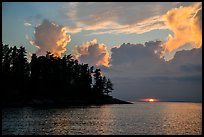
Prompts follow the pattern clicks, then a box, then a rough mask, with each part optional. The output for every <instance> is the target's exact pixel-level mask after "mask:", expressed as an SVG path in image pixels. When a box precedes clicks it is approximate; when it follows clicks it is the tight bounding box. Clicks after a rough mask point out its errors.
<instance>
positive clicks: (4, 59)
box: [0, 43, 130, 107]
mask: <svg viewBox="0 0 204 137" xmlns="http://www.w3.org/2000/svg"><path fill="white" fill-rule="evenodd" d="M0 51H1V53H0V54H1V69H2V74H1V94H2V96H1V97H2V105H3V107H10V106H12V107H13V106H32V107H35V106H37V107H38V106H45V107H67V106H76V105H101V104H127V103H128V104H129V103H130V102H126V101H122V100H119V99H116V98H113V97H112V96H111V95H110V93H111V92H112V91H113V90H114V89H113V83H112V82H111V80H110V79H109V78H106V76H103V75H102V73H101V70H100V69H99V68H96V69H95V68H94V67H93V66H91V67H89V65H88V64H83V63H79V62H78V60H77V59H74V58H73V56H72V55H71V54H69V55H64V56H63V57H58V56H55V55H54V54H52V53H51V52H47V53H46V55H45V56H37V55H36V54H32V56H31V61H30V62H29V61H28V58H27V56H26V54H27V51H26V49H25V47H23V46H21V47H20V48H17V47H16V46H13V47H11V46H9V45H6V44H3V43H2V46H1V49H0Z"/></svg>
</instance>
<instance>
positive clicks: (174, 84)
mask: <svg viewBox="0 0 204 137" xmlns="http://www.w3.org/2000/svg"><path fill="white" fill-rule="evenodd" d="M162 44H163V42H161V41H149V42H146V43H145V44H130V43H126V44H125V43H124V44H122V45H121V46H119V47H114V48H112V49H111V52H112V55H111V61H110V63H111V66H110V67H109V68H105V69H104V68H102V71H103V72H104V73H105V75H107V76H109V77H110V78H111V80H112V82H113V83H114V88H115V90H116V91H117V92H113V93H112V95H113V96H115V97H118V98H121V99H124V100H132V101H136V100H138V99H141V98H148V97H155V98H158V99H161V100H162V101H165V100H167V99H168V100H174V101H178V100H184V101H202V48H199V49H192V50H183V51H178V52H177V53H176V54H175V57H174V59H173V60H170V61H168V62H166V61H164V60H161V59H160V58H159V55H158V54H155V52H154V51H155V50H159V49H160V48H162V47H161V45H162Z"/></svg>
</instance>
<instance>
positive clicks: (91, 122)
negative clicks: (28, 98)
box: [2, 102, 202, 135]
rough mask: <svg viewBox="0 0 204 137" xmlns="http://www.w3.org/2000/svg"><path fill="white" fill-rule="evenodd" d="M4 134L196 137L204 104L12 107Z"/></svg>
mask: <svg viewBox="0 0 204 137" xmlns="http://www.w3.org/2000/svg"><path fill="white" fill-rule="evenodd" d="M2 134H3V135H7V134H14V135H19V134H20V135H24V134H26V135H67V134H71V135H80V134H83V135H87V134H93V135H102V134H109V135H119V134H120V135H158V134H159V135H160V134H162V135H163V134H171V135H172V134H173V135H175V134H176V135H177V134H179V135H180V134H191V135H196V134H202V103H170V102H154V103H148V102H136V103H135V104H122V105H121V104H120V105H103V106H90V107H73V108H60V109H54V108H52V109H51V108H50V109H43V108H29V107H28V108H9V109H4V110H2Z"/></svg>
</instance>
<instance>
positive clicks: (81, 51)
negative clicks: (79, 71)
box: [75, 39, 110, 67]
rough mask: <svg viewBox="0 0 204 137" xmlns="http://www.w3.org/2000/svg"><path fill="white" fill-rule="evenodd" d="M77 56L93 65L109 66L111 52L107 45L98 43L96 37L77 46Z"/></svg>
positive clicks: (81, 60)
mask: <svg viewBox="0 0 204 137" xmlns="http://www.w3.org/2000/svg"><path fill="white" fill-rule="evenodd" d="M75 52H76V58H77V59H78V60H79V61H80V62H83V63H88V64H89V65H93V66H106V67H108V66H109V59H110V56H109V53H108V50H107V48H106V45H105V44H103V43H97V40H96V39H93V40H92V41H89V42H85V43H83V44H82V45H79V46H77V47H76V48H75Z"/></svg>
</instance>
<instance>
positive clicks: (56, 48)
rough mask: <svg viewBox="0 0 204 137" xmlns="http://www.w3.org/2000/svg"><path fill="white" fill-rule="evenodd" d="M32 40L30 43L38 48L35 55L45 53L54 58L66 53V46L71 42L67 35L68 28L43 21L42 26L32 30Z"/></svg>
mask: <svg viewBox="0 0 204 137" xmlns="http://www.w3.org/2000/svg"><path fill="white" fill-rule="evenodd" d="M34 29H35V31H34V37H35V38H34V40H30V43H31V44H32V45H34V46H36V47H37V48H38V50H37V52H36V53H37V54H38V55H43V54H46V52H47V51H50V52H52V53H53V54H54V55H56V56H61V54H62V53H64V52H65V51H66V48H65V47H66V45H67V44H68V43H69V42H70V41H71V38H70V35H68V34H67V32H68V28H67V27H65V26H62V25H57V24H54V23H52V22H50V21H48V20H44V21H43V22H42V24H40V25H39V26H37V27H35V28H34Z"/></svg>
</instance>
